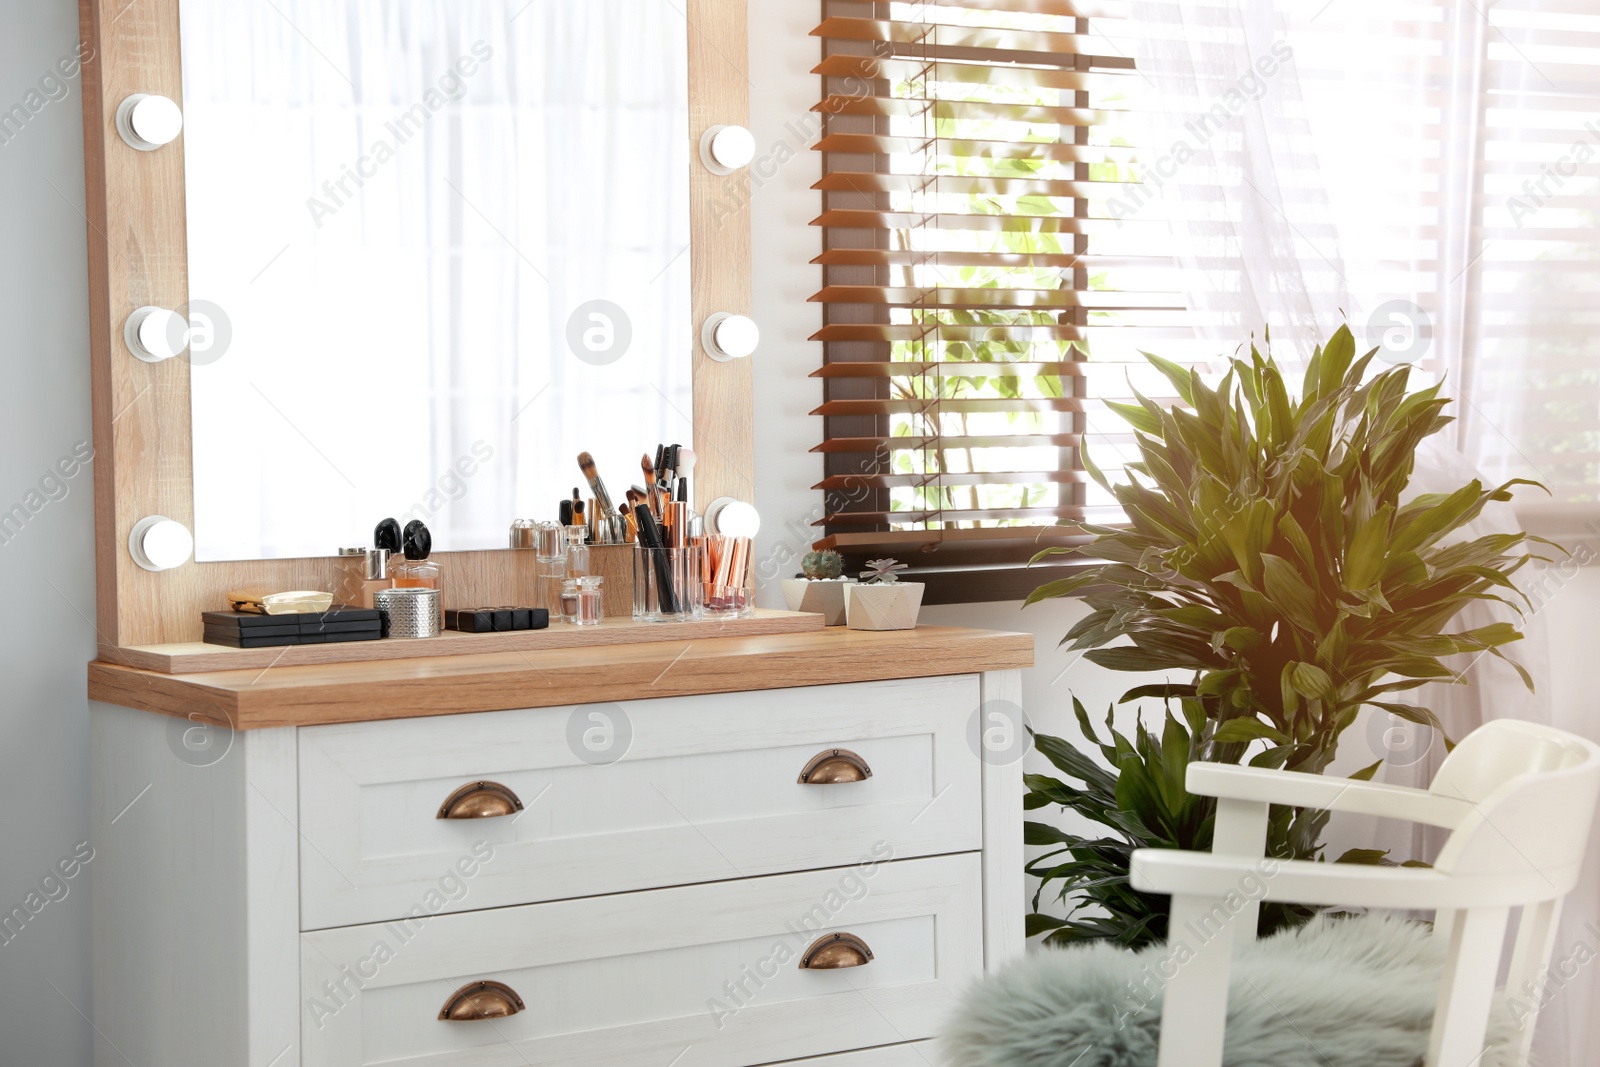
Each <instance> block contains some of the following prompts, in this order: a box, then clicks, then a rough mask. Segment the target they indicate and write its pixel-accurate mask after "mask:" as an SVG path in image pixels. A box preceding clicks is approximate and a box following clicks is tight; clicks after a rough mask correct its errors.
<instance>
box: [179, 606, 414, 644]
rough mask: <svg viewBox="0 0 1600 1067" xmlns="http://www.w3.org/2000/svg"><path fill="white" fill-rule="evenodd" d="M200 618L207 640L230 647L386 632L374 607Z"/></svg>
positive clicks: (313, 641) (362, 638) (322, 641)
mask: <svg viewBox="0 0 1600 1067" xmlns="http://www.w3.org/2000/svg"><path fill="white" fill-rule="evenodd" d="M200 618H201V621H202V622H204V623H205V641H206V643H207V644H212V645H227V646H228V647H230V648H276V647H281V646H283V645H322V644H331V643H334V642H341V641H376V640H377V639H378V638H380V637H382V636H383V618H382V616H380V615H379V614H378V612H377V610H376V609H374V608H346V607H336V608H330V609H329V610H327V611H317V612H306V613H304V614H297V615H253V614H249V613H245V612H237V611H206V612H201V615H200Z"/></svg>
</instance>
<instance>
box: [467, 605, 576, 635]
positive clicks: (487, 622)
mask: <svg viewBox="0 0 1600 1067" xmlns="http://www.w3.org/2000/svg"><path fill="white" fill-rule="evenodd" d="M549 625H550V613H549V612H548V611H546V610H545V609H544V608H461V609H459V610H447V611H445V613H444V628H445V629H446V630H459V631H461V632H462V633H466V634H487V633H507V632H510V631H512V630H543V629H545V628H546V627H548V626H549Z"/></svg>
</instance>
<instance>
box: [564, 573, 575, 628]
mask: <svg viewBox="0 0 1600 1067" xmlns="http://www.w3.org/2000/svg"><path fill="white" fill-rule="evenodd" d="M577 619H578V580H577V579H576V578H568V579H566V580H565V581H563V582H562V583H561V621H562V622H576V621H577Z"/></svg>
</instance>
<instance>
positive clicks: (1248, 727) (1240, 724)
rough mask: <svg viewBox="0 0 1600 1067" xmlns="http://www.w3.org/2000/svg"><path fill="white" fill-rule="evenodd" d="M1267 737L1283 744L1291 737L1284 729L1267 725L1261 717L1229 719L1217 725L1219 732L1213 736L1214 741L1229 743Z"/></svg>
mask: <svg viewBox="0 0 1600 1067" xmlns="http://www.w3.org/2000/svg"><path fill="white" fill-rule="evenodd" d="M1262 738H1266V739H1267V740H1269V741H1275V742H1277V743H1278V744H1280V745H1281V744H1283V743H1284V742H1285V741H1288V740H1289V738H1288V737H1287V736H1285V735H1284V733H1283V731H1281V730H1278V729H1276V728H1274V727H1272V726H1269V725H1267V724H1266V723H1264V722H1262V721H1261V720H1260V719H1229V720H1228V721H1227V722H1225V723H1223V724H1222V725H1221V726H1219V727H1217V732H1216V733H1215V734H1213V735H1212V736H1211V739H1212V740H1213V741H1219V742H1223V743H1229V742H1234V741H1259V740H1261V739H1262Z"/></svg>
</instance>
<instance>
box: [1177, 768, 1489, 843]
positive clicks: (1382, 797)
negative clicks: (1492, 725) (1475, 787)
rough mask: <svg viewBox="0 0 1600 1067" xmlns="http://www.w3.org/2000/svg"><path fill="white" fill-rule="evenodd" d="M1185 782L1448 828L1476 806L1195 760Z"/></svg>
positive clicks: (1193, 787) (1241, 796)
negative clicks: (1196, 761)
mask: <svg viewBox="0 0 1600 1067" xmlns="http://www.w3.org/2000/svg"><path fill="white" fill-rule="evenodd" d="M1186 784H1187V787H1188V790H1189V792H1191V793H1194V794H1196V795H1197V796H1203V797H1226V798H1229V799H1232V800H1250V801H1256V802H1258V803H1262V804H1286V805H1289V806H1291V807H1296V808H1315V809H1317V810H1319V811H1347V812H1351V813H1353V814H1356V815H1376V816H1380V817H1382V818H1389V819H1406V820H1408V821H1410V822H1419V823H1423V824H1425V825H1427V826H1443V827H1445V828H1446V829H1454V828H1455V827H1456V826H1458V825H1460V823H1461V821H1462V820H1463V819H1465V818H1466V817H1467V816H1468V815H1470V814H1471V813H1472V805H1471V804H1469V803H1468V802H1466V801H1465V800H1458V799H1457V798H1455V797H1447V796H1440V795H1439V794H1437V793H1430V792H1428V791H1427V790H1425V789H1408V788H1406V787H1405V786H1399V785H1381V784H1378V783H1375V782H1359V781H1356V780H1355V779H1354V778H1329V777H1326V776H1324V775H1320V774H1302V773H1301V772H1299V771H1275V770H1271V769H1269V768H1267V767H1236V766H1234V765H1232V764H1228V763H1191V764H1189V773H1188V777H1187V779H1186Z"/></svg>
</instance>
